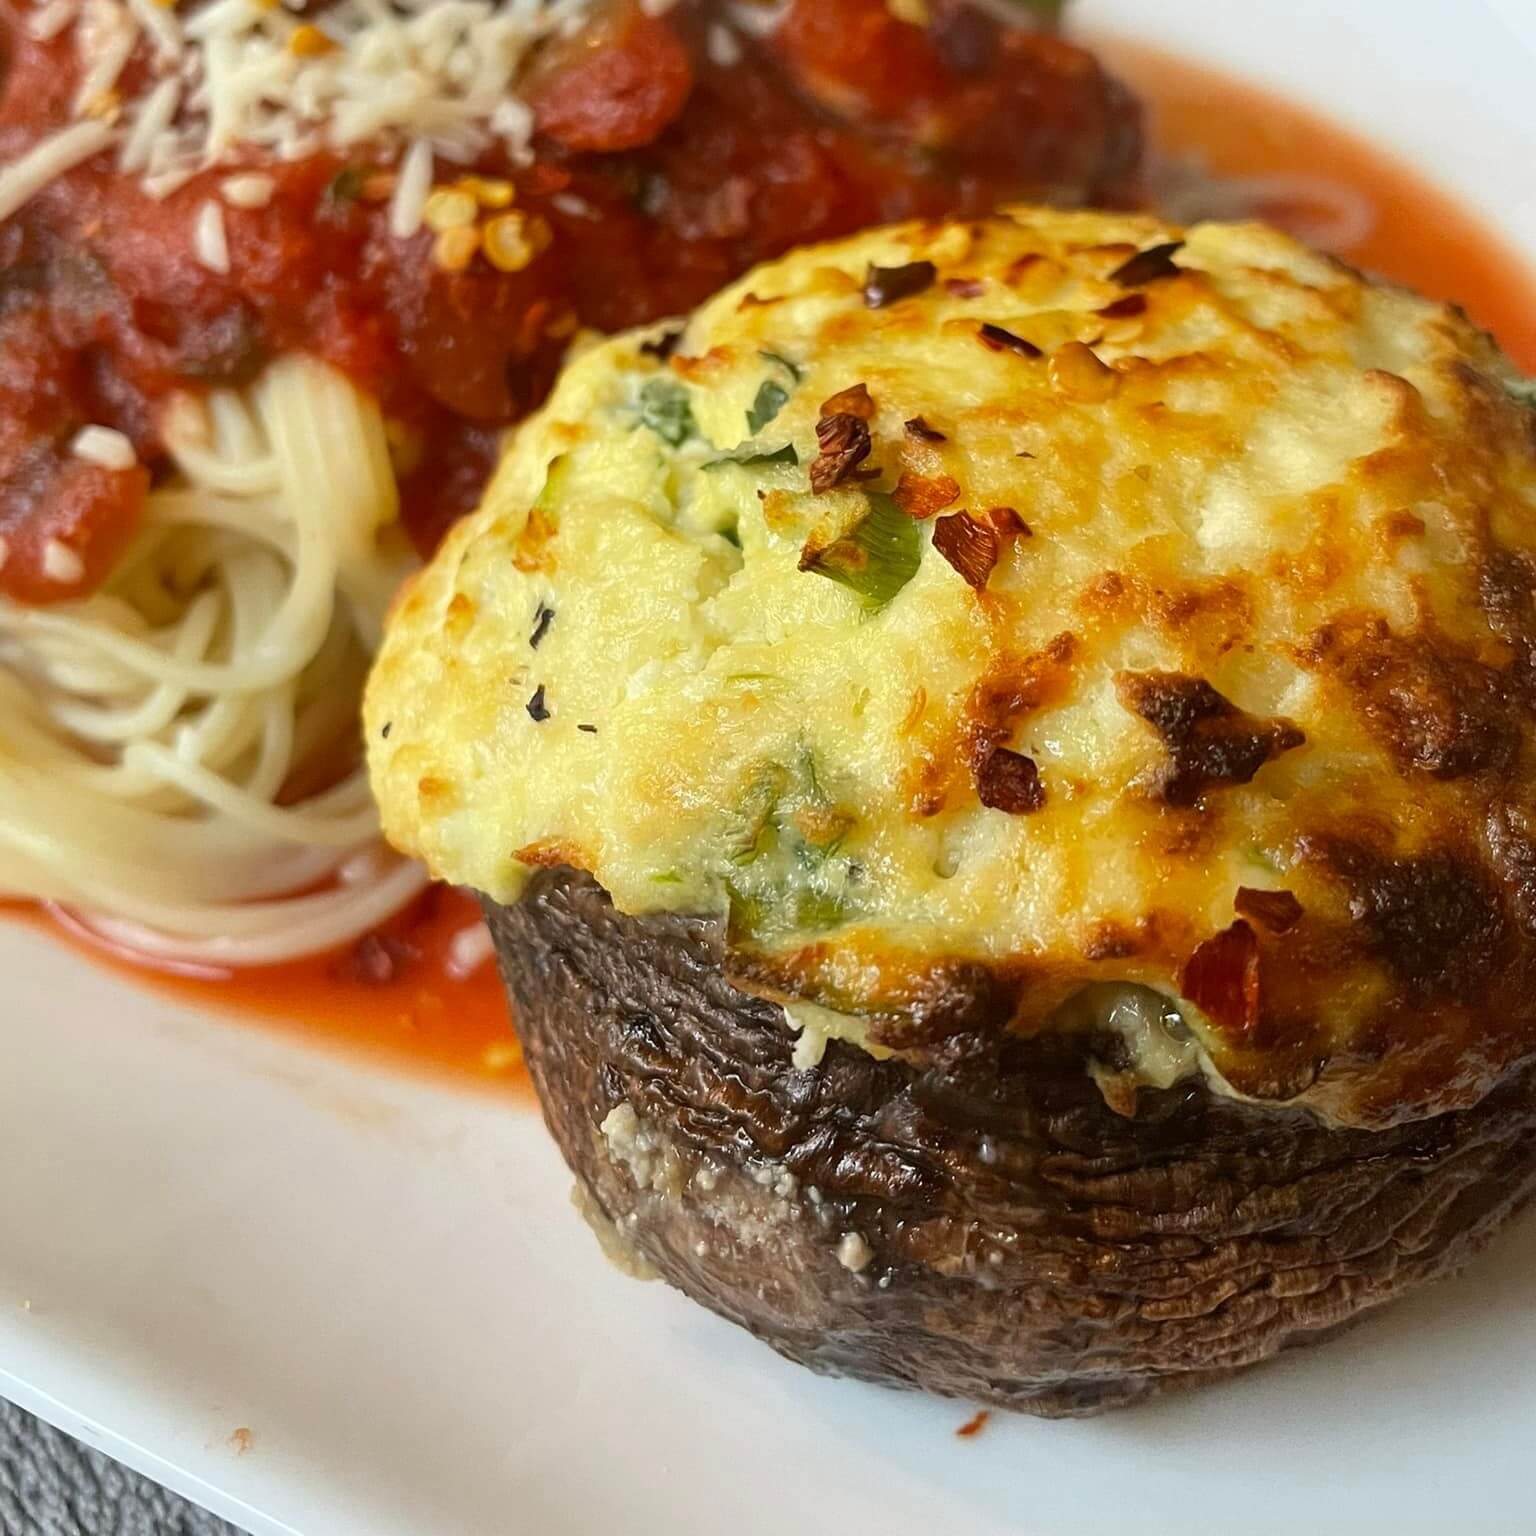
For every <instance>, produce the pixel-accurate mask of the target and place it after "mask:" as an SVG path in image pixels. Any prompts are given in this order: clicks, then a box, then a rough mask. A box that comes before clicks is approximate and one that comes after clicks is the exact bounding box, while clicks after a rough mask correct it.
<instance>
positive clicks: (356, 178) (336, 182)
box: [325, 165, 363, 208]
mask: <svg viewBox="0 0 1536 1536" xmlns="http://www.w3.org/2000/svg"><path fill="white" fill-rule="evenodd" d="M362 195H363V171H362V167H361V166H357V165H344V166H342V168H341V169H340V170H339V171H337V172H336V174H335V175H334V176H332V177H331V179H330V181H328V182H327V183H326V187H325V201H326V202H327V203H329V204H330V205H331V206H332V207H337V208H340V207H345V206H346V205H347V204H348V203H355V202H356V201H357V200H358V198H360V197H361V196H362Z"/></svg>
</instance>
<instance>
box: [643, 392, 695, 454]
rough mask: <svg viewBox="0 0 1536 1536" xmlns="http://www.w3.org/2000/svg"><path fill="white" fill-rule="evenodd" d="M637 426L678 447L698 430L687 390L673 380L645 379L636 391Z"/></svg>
mask: <svg viewBox="0 0 1536 1536" xmlns="http://www.w3.org/2000/svg"><path fill="white" fill-rule="evenodd" d="M640 425H641V426H643V427H649V428H650V429H651V431H652V432H654V433H655V434H656V436H657V437H659V438H660V439H661V440H662V442H664V443H670V444H671V445H672V446H673V447H674V448H678V447H681V446H682V444H684V443H685V442H687V441H688V439H689V438H690V437H692V436H693V435H694V434H695V433H696V432H697V431H698V428H697V427H696V426H695V425H694V420H693V407H692V406H691V405H690V404H689V403H688V392H687V390H685V389H684V388H683V386H682V385H681V384H679V383H677V382H676V381H675V380H673V379H647V380H646V381H645V383H644V385H643V386H642V387H641V390H640Z"/></svg>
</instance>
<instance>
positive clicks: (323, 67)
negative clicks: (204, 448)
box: [0, 0, 593, 270]
mask: <svg viewBox="0 0 1536 1536" xmlns="http://www.w3.org/2000/svg"><path fill="white" fill-rule="evenodd" d="M592 9H593V0H339V3H338V4H336V5H333V6H330V7H328V8H327V9H326V10H324V11H323V12H321V13H320V14H319V15H318V16H317V18H316V19H315V20H314V21H308V20H304V19H301V18H299V17H296V16H294V15H293V14H291V12H290V11H289V10H288V9H287V8H286V4H275V3H265V0H211V3H209V4H206V5H203V6H201V7H200V8H197V9H190V8H187V7H183V8H182V9H181V10H178V8H177V6H176V4H175V0H170V3H166V4H162V3H160V0H82V3H77V0H33V4H32V7H31V15H30V17H29V22H28V29H29V31H31V33H32V34H33V35H34V36H36V37H39V38H44V39H47V38H52V37H57V36H59V35H61V34H63V33H64V32H66V31H72V32H73V38H74V42H75V46H76V51H77V53H78V56H79V58H80V61H81V75H80V83H79V86H78V88H77V90H76V94H75V99H74V103H73V111H74V115H75V117H76V119H77V121H76V122H74V123H73V124H71V125H70V126H69V127H67V128H65V129H63V130H61V131H60V132H58V133H55V134H52V135H50V136H49V137H47V138H45V139H44V140H43V141H42V142H41V143H39V144H37V145H36V146H35V147H34V148H33V149H32V150H30V151H29V152H28V153H27V154H25V155H23V156H22V157H21V158H20V159H19V160H17V161H15V162H13V163H12V164H10V165H8V166H3V167H0V219H3V218H7V217H9V216H10V215H11V214H12V213H14V212H15V211H16V210H17V209H18V208H20V207H21V206H22V205H23V204H24V203H25V202H26V201H27V200H28V199H29V198H31V197H34V196H35V195H36V194H37V193H38V192H39V191H41V190H42V189H43V188H44V187H46V186H47V185H48V184H49V183H50V182H51V181H53V180H54V179H55V178H57V177H59V176H61V175H63V174H64V173H65V172H67V171H70V170H72V169H74V167H75V166H77V165H80V164H82V163H83V162H84V161H86V160H89V159H91V158H92V157H94V156H95V155H97V154H100V153H101V152H102V151H103V150H106V149H110V148H115V149H116V151H117V164H118V168H119V169H120V170H121V171H123V172H125V173H127V174H130V175H135V176H138V177H139V179H140V184H141V185H142V186H143V187H144V189H145V190H146V191H148V192H149V193H150V195H151V196H154V197H165V196H167V195H169V194H170V193H171V192H173V191H175V190H176V189H177V188H178V187H180V186H182V185H183V184H184V183H185V182H186V181H188V180H189V179H190V178H191V177H192V176H194V175H196V174H197V173H198V172H199V171H202V170H206V169H208V168H210V167H214V166H220V165H238V164H240V163H242V162H246V161H248V160H250V159H251V158H253V153H254V157H255V158H262V157H266V158H276V159H279V160H296V159H302V158H304V157H305V156H307V155H311V154H314V153H316V152H317V151H319V150H321V149H331V150H338V151H346V150H348V149H351V148H353V147H354V146H357V145H360V144H363V143H365V142H366V143H368V144H369V145H370V146H373V147H374V148H375V151H376V152H377V153H378V154H379V155H380V156H381V157H382V158H385V159H389V158H392V157H394V156H397V155H398V156H403V160H402V163H401V166H400V175H399V181H398V185H397V188H396V194H395V197H394V200H393V202H392V205H391V210H390V211H391V219H390V226H391V230H392V232H393V233H394V234H395V235H396V236H397V237H399V238H402V239H404V238H408V237H409V236H410V235H412V234H414V233H415V232H416V230H417V229H418V228H419V227H420V223H421V208H422V205H423V204H424V203H425V200H426V197H427V194H428V193H429V192H430V191H431V186H432V175H433V166H434V162H435V161H436V160H438V159H442V160H446V161H448V162H450V163H453V164H460V165H467V164H469V163H471V162H473V161H474V160H476V159H477V158H479V157H480V156H481V155H482V154H484V153H485V152H486V151H487V150H488V149H490V148H492V147H493V146H495V145H497V144H499V145H501V146H502V147H503V148H504V149H505V151H506V152H507V154H509V155H510V156H511V157H512V159H513V160H514V161H521V160H525V159H526V158H527V156H528V152H529V142H530V140H531V138H532V134H533V114H532V112H531V111H530V110H529V108H528V106H527V104H526V103H525V102H523V101H522V100H521V99H520V98H519V97H518V94H517V88H518V83H519V79H520V76H521V74H522V70H523V66H524V64H525V62H526V60H527V58H528V56H529V54H530V52H531V50H533V49H534V48H536V47H537V46H538V45H539V44H540V43H542V42H544V41H546V40H547V39H549V38H555V37H564V36H569V35H571V34H573V33H574V32H576V31H577V30H579V29H580V27H581V26H582V25H583V24H584V23H585V22H586V21H587V19H588V17H589V15H590V14H591V12H592ZM136 55H142V57H144V59H145V60H146V64H147V68H146V70H145V71H144V84H143V87H142V89H140V90H138V91H137V92H136V93H135V94H134V95H132V96H131V97H128V98H126V99H125V98H124V97H123V96H122V94H121V89H120V81H121V80H122V78H123V73H124V69H125V67H126V66H127V64H128V63H129V61H130V59H133V58H134V57H135V56H136ZM231 185H232V183H231V182H228V181H227V182H226V183H225V184H224V187H225V193H226V196H225V201H227V202H230V203H231V204H232V206H236V207H253V206H260V204H259V203H252V202H242V201H240V196H241V191H240V190H237V191H236V194H235V197H234V198H233V199H231V198H230V197H229V196H228V192H229V189H230V187H231ZM242 190H243V189H242ZM197 230H198V246H199V254H200V255H201V256H204V259H205V260H206V261H207V264H208V265H210V266H214V265H215V261H216V260H217V246H218V239H217V235H216V233H215V232H214V230H213V220H212V218H211V217H210V216H209V215H208V213H207V210H206V209H205V210H204V211H203V214H202V216H201V217H200V218H199V221H198V226H197ZM209 255H212V256H213V257H214V260H207V257H208V256H209ZM215 270H225V269H224V268H221V267H217V266H215Z"/></svg>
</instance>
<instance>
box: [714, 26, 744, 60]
mask: <svg viewBox="0 0 1536 1536" xmlns="http://www.w3.org/2000/svg"><path fill="white" fill-rule="evenodd" d="M708 44H709V59H710V62H711V63H712V64H718V65H719V66H720V68H721V69H733V68H734V67H735V66H736V65H738V64H740V63H741V52H742V49H741V39H740V38H739V37H737V36H736V34H735V33H734V32H733V31H731V29H730V28H729V27H728V26H726V25H725V23H724V22H719V21H717V22H715V23H714V24H713V25H712V26H711V27H710V29H709V38H708Z"/></svg>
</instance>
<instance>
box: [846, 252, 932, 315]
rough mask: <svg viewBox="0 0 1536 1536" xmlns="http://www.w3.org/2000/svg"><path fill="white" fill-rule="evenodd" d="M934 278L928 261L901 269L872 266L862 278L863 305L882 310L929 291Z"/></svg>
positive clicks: (914, 263) (913, 263)
mask: <svg viewBox="0 0 1536 1536" xmlns="http://www.w3.org/2000/svg"><path fill="white" fill-rule="evenodd" d="M937 276H938V269H937V268H936V267H935V266H934V264H933V263H932V262H931V261H909V262H907V263H906V264H905V265H904V266H900V267H877V266H875V264H874V263H873V262H871V263H870V265H869V268H868V270H867V272H866V273H865V276H864V302H865V304H867V305H868V306H869V308H871V309H884V308H885V306H886V305H887V304H895V303H897V302H898V301H899V300H901V299H909V298H911V297H912V295H913V294H916V293H921V292H923V290H924V289H925V288H931V287H932V286H933V281H934V279H935V278H936V277H937Z"/></svg>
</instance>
